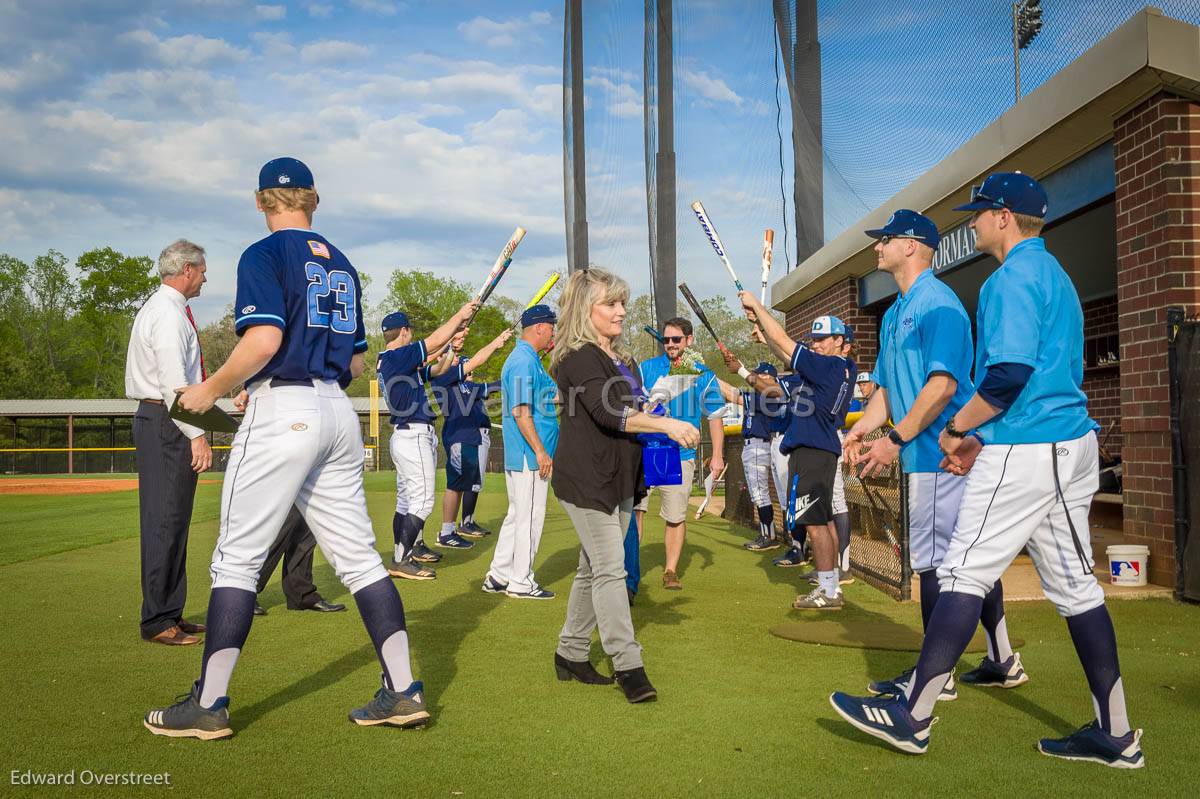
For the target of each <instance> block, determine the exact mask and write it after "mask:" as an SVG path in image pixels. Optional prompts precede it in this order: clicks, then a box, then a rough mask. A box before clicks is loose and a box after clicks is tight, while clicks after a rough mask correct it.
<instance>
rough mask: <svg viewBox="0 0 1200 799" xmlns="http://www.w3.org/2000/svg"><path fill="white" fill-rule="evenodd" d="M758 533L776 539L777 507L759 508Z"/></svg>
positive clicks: (765, 506) (760, 506) (764, 506)
mask: <svg viewBox="0 0 1200 799" xmlns="http://www.w3.org/2000/svg"><path fill="white" fill-rule="evenodd" d="M758 531H759V532H760V533H761V534H762V535H764V536H766V537H767V538H774V537H775V506H774V505H759V506H758Z"/></svg>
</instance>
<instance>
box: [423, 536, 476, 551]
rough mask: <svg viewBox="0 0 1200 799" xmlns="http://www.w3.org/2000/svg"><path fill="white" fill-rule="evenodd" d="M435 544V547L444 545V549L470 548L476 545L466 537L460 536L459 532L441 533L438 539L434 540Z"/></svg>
mask: <svg viewBox="0 0 1200 799" xmlns="http://www.w3.org/2000/svg"><path fill="white" fill-rule="evenodd" d="M433 545H434V546H435V547H442V548H443V549H470V548H471V547H473V546H475V545H474V544H473V543H471V542H470V541H468V540H466V539H465V538H459V537H458V534H457V533H450V535H439V536H438V537H437V540H435V541H434V542H433Z"/></svg>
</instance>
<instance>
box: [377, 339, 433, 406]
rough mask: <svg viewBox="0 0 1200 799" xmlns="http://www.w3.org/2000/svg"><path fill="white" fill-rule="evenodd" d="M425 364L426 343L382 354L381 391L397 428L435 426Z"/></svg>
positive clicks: (379, 367)
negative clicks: (418, 425)
mask: <svg viewBox="0 0 1200 799" xmlns="http://www.w3.org/2000/svg"><path fill="white" fill-rule="evenodd" d="M423 363H425V342H424V341H414V342H413V343H412V344H406V345H404V346H403V347H397V348H396V349H394V350H384V351H383V352H381V353H379V365H378V367H377V370H376V371H377V373H378V375H379V389H380V393H381V394H383V396H384V398H385V399H386V400H387V405H388V410H389V411H391V414H392V416H391V421H392V424H394V425H407V424H433V409H432V408H430V406H429V394H428V393H426V391H425V384H426V383H427V382H429V367H428V366H422V364H423Z"/></svg>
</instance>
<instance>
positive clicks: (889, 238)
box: [879, 236, 925, 247]
mask: <svg viewBox="0 0 1200 799" xmlns="http://www.w3.org/2000/svg"><path fill="white" fill-rule="evenodd" d="M897 239H912V240H913V241H924V240H925V237H924V236H880V237H879V243H880V244H882V245H883V246H884V247H886V246H888V242H890V241H895V240H897Z"/></svg>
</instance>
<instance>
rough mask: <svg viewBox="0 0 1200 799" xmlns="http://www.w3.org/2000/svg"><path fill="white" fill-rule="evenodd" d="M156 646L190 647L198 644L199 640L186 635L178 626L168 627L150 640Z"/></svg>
mask: <svg viewBox="0 0 1200 799" xmlns="http://www.w3.org/2000/svg"><path fill="white" fill-rule="evenodd" d="M150 640H151V641H152V642H153V643H156V644H165V645H167V646H191V645H192V644H198V643H200V639H199V638H197V637H196V636H194V635H188V634H187V633H185V632H184V631H183V630H181V629H179V627H178V626H175V627H168V628H167V629H165V630H163V631H162V632H161V633H159V634H158V635H156V636H154V637H153V638H151V639H150Z"/></svg>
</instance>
